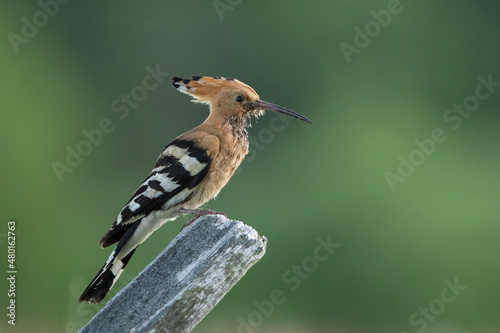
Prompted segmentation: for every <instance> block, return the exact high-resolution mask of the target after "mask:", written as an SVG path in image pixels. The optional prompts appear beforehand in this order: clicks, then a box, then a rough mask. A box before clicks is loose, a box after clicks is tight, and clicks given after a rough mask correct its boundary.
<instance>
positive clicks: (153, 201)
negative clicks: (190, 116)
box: [79, 139, 211, 304]
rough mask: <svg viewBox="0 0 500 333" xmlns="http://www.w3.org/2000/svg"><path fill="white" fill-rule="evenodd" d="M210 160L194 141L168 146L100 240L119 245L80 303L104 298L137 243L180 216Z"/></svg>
mask: <svg viewBox="0 0 500 333" xmlns="http://www.w3.org/2000/svg"><path fill="white" fill-rule="evenodd" d="M210 163H211V158H210V157H209V156H208V155H207V154H206V152H205V150H203V149H201V148H198V147H196V146H195V144H194V143H193V142H192V141H189V140H182V139H176V140H174V141H173V142H172V143H170V144H169V145H168V146H167V147H165V150H164V151H163V152H162V153H161V155H160V157H159V158H158V161H157V162H156V164H155V167H154V169H153V170H152V172H151V173H150V174H149V176H148V177H147V178H146V180H145V181H144V182H143V183H142V185H141V186H140V187H139V188H138V189H137V191H136V192H135V193H134V194H133V195H132V197H131V198H130V200H129V201H128V202H127V204H126V205H125V207H124V208H123V209H122V210H121V212H120V214H119V215H118V218H117V219H116V221H115V222H114V223H113V225H112V226H111V228H110V229H109V231H108V232H107V233H106V234H105V235H104V236H103V237H102V239H101V240H100V242H99V244H100V245H101V246H102V247H103V248H105V247H108V246H110V245H112V244H114V243H116V242H118V245H117V246H116V248H115V249H114V250H113V252H112V253H111V255H110V256H109V258H108V260H107V261H106V263H105V264H104V266H103V267H102V268H101V270H100V271H99V273H97V275H96V277H95V278H94V280H92V282H91V283H90V284H89V286H88V287H87V288H86V289H85V291H84V292H83V294H82V295H81V296H80V299H79V302H82V301H87V302H89V303H94V304H95V303H99V302H101V301H102V300H103V298H104V297H105V296H106V294H107V293H108V292H109V290H110V289H111V287H113V285H114V283H115V282H116V280H118V277H119V276H120V274H121V273H122V272H123V269H124V268H125V267H126V266H127V263H128V262H129V260H130V258H131V257H132V255H133V254H134V252H135V250H136V249H137V246H139V245H140V244H141V243H142V242H143V241H144V240H145V239H146V238H148V237H149V236H150V235H151V234H152V233H153V232H154V231H156V230H157V229H158V228H159V227H160V226H161V225H162V224H164V223H165V222H167V221H170V220H173V219H175V218H176V217H177V216H179V213H178V210H179V208H180V207H182V206H183V204H184V203H185V202H186V201H188V200H190V199H191V198H192V197H193V196H194V195H195V194H196V191H197V188H196V186H197V185H198V184H199V183H200V182H201V181H202V180H203V179H204V178H205V176H206V174H207V172H208V169H209V167H210ZM194 208H197V207H194Z"/></svg>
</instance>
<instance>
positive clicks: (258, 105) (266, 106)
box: [250, 99, 314, 124]
mask: <svg viewBox="0 0 500 333" xmlns="http://www.w3.org/2000/svg"><path fill="white" fill-rule="evenodd" d="M250 107H251V108H252V109H257V110H269V111H275V112H279V113H283V114H286V115H289V116H292V117H294V118H297V119H300V120H303V121H305V122H308V123H309V124H314V123H313V122H312V121H310V120H309V119H307V118H306V117H304V116H303V115H301V114H298V113H297V112H295V111H292V110H289V109H287V108H284V107H282V106H279V105H276V104H273V103H269V102H266V101H261V100H260V99H259V100H257V101H255V102H251V103H250Z"/></svg>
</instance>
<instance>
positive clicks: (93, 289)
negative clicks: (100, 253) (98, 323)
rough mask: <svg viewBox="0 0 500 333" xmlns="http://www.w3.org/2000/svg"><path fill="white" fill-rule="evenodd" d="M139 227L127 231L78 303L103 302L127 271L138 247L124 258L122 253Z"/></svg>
mask: <svg viewBox="0 0 500 333" xmlns="http://www.w3.org/2000/svg"><path fill="white" fill-rule="evenodd" d="M138 222H139V221H138ZM138 225H139V223H136V225H135V226H132V228H130V229H129V230H127V232H126V233H125V235H124V236H123V237H122V239H121V240H120V242H119V243H118V245H117V246H116V248H115V249H114V250H113V252H111V255H110V256H109V258H108V260H106V263H105V264H104V266H103V267H102V268H101V270H100V271H99V273H97V275H96V276H95V278H94V279H93V280H92V282H90V284H89V285H88V287H87V289H85V291H84V292H83V294H82V296H80V298H79V299H78V302H82V301H87V302H89V303H91V304H97V303H100V302H101V301H102V300H103V298H104V297H105V296H106V294H107V293H108V292H109V290H110V289H111V287H113V285H114V284H115V282H116V280H118V278H119V277H120V275H121V274H122V272H123V270H124V269H125V266H127V264H128V262H129V260H130V258H131V257H132V255H133V254H134V252H135V250H136V249H137V246H136V247H134V248H133V249H132V250H131V251H130V252H129V253H128V254H126V255H125V256H124V257H123V256H120V252H121V251H123V250H125V249H124V246H125V244H126V243H127V241H128V240H129V239H130V237H131V236H132V234H133V232H134V231H135V229H137V227H138Z"/></svg>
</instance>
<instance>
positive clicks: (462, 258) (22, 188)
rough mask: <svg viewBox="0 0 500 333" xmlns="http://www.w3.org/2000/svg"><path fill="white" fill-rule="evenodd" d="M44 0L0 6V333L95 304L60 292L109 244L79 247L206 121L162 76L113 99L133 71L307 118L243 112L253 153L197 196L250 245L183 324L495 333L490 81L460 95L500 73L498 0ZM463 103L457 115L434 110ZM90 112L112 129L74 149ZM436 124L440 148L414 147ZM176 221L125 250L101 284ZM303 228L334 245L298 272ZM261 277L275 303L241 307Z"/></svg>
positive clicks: (135, 264) (65, 324) (171, 230)
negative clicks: (247, 233) (11, 299)
mask: <svg viewBox="0 0 500 333" xmlns="http://www.w3.org/2000/svg"><path fill="white" fill-rule="evenodd" d="M61 2H62V0H61ZM54 3H55V2H54V1H49V0H41V1H40V2H38V3H37V2H34V1H33V2H21V1H4V2H2V4H1V5H0V7H1V10H0V17H1V22H2V24H1V27H2V32H1V35H2V36H3V37H2V42H1V47H0V69H1V76H2V78H1V80H0V85H1V86H0V88H1V89H0V96H1V97H0V107H1V121H0V136H1V140H0V144H1V156H2V159H1V164H0V166H1V170H0V171H1V172H0V177H1V185H2V191H1V192H0V196H1V200H0V212H1V220H2V224H1V225H2V228H1V230H0V241H1V244H0V247H1V249H2V253H4V255H2V257H3V258H4V259H2V262H3V263H2V266H1V267H2V269H3V270H4V276H6V274H7V273H6V270H7V269H6V265H5V266H4V263H5V264H6V262H7V260H6V257H7V246H6V232H7V221H9V220H14V221H16V223H17V229H16V234H17V270H18V274H17V289H16V304H17V321H16V326H15V327H12V326H11V325H8V324H7V318H6V315H5V314H4V312H5V311H6V310H3V311H2V316H1V317H0V318H2V320H1V322H0V328H1V332H65V333H66V332H76V331H78V329H79V328H80V327H81V326H83V325H84V324H85V323H86V322H87V321H88V320H90V318H91V317H92V316H93V315H94V314H95V312H96V311H97V309H99V308H100V307H101V306H90V305H87V304H78V303H77V299H78V296H79V295H80V293H81V292H82V291H83V289H84V288H85V287H86V286H87V284H88V282H90V280H91V279H92V278H93V277H94V275H95V273H96V272H97V270H98V269H99V268H100V267H101V265H102V264H103V263H104V261H105V260H106V258H107V257H108V255H109V253H110V251H111V249H106V250H101V249H100V248H99V247H98V246H97V242H98V240H99V239H100V237H101V236H102V234H104V232H105V231H106V230H107V229H108V227H109V226H110V225H111V223H112V222H113V221H114V219H115V217H116V215H117V214H118V212H119V211H120V209H121V208H122V207H123V205H124V203H125V202H126V201H127V200H128V199H129V196H130V195H131V193H132V192H133V191H134V190H135V189H136V188H137V187H138V185H139V184H140V182H142V180H143V178H144V177H145V176H146V175H147V174H148V173H149V171H150V169H151V168H152V166H153V164H154V162H155V160H156V158H157V156H158V155H159V153H160V152H161V151H162V149H163V147H164V146H165V145H166V144H167V143H169V142H170V141H171V140H172V139H173V138H175V137H176V136H177V135H179V134H180V133H183V132H184V131H186V130H189V129H191V128H192V127H194V126H196V125H198V124H199V123H201V122H202V121H203V120H204V119H205V117H206V116H207V114H208V110H207V108H206V107H204V106H201V105H195V104H193V103H190V102H188V100H189V98H188V96H185V95H182V94H179V93H178V92H176V91H175V90H174V89H173V88H172V87H171V85H170V83H169V82H168V79H163V82H160V83H159V84H158V85H157V87H156V88H155V89H152V90H150V91H147V96H140V95H136V96H139V97H140V98H139V99H141V100H140V101H136V102H137V103H136V104H130V105H131V106H130V107H126V106H125V105H126V104H125V102H124V101H120V99H121V98H122V96H124V95H130V94H131V93H132V92H135V94H140V90H141V88H137V87H140V86H142V85H143V78H144V77H145V76H146V75H147V74H148V70H147V69H146V68H147V67H148V66H149V67H150V68H152V69H156V68H159V69H160V71H161V72H164V73H170V74H174V75H177V76H181V77H189V76H190V75H212V76H215V75H220V76H229V77H236V78H238V79H240V80H242V81H243V82H245V83H247V84H249V85H251V86H252V87H254V88H255V89H256V90H257V92H258V93H259V94H260V97H261V98H262V99H264V100H268V101H270V102H274V103H277V104H281V105H283V106H286V107H289V108H291V109H293V110H295V111H297V112H300V113H302V114H303V115H305V116H307V117H309V118H310V119H312V120H313V121H314V122H315V125H309V124H306V123H303V122H300V121H298V120H293V119H291V120H290V121H289V122H282V120H281V118H276V116H275V115H272V114H269V113H268V114H267V115H266V117H263V118H260V119H259V120H258V121H257V122H255V121H254V122H253V128H251V129H250V135H251V141H252V144H251V145H252V155H251V156H248V158H247V160H246V161H245V162H244V163H243V164H242V166H241V169H240V171H239V173H238V174H237V175H236V176H234V178H233V179H232V180H231V181H230V183H229V184H228V186H227V187H226V188H225V189H224V190H223V191H222V192H221V193H220V195H219V196H218V198H217V199H216V200H215V201H211V202H210V203H209V204H207V205H206V207H207V208H211V209H215V210H219V211H223V212H226V213H227V215H228V216H229V217H231V218H234V219H239V220H242V221H244V222H245V223H247V224H249V225H251V226H253V227H254V228H255V229H256V230H258V231H259V233H260V234H262V235H265V236H266V237H267V238H268V240H269V242H268V251H267V254H266V255H265V257H264V258H263V259H262V260H261V261H260V262H259V263H258V264H257V265H256V266H254V267H253V268H252V269H251V270H250V271H249V272H248V273H247V275H246V276H245V277H244V278H243V279H242V280H241V281H240V282H239V283H238V284H237V285H236V286H235V287H234V288H233V289H232V290H231V291H230V293H229V294H227V295H226V297H225V298H224V299H223V300H222V301H221V302H220V303H219V305H218V306H217V307H216V308H215V309H214V310H213V311H212V312H211V313H210V314H209V315H208V316H207V317H206V318H205V319H204V320H203V321H202V322H201V323H200V324H199V326H198V327H197V328H196V329H195V330H194V331H193V332H252V331H253V332H292V333H295V332H297V333H299V332H301V333H302V332H349V333H350V332H408V333H410V332H411V333H413V332H420V333H421V332H428V333H431V332H439V333H441V332H460V333H461V332H464V333H465V332H471V333H473V332H481V333H483V332H499V331H500V315H499V314H500V304H499V303H500V302H499V299H500V288H499V281H500V259H499V253H500V242H499V239H500V223H499V208H498V207H499V199H500V194H499V188H500V177H499V167H500V154H499V143H500V130H499V120H500V119H499V115H498V111H499V106H500V86H499V84H498V83H492V84H490V85H489V89H490V90H488V87H482V88H478V89H479V92H480V93H481V94H482V95H485V94H488V96H487V97H484V98H482V100H478V99H477V98H476V99H475V98H474V97H471V96H474V95H475V93H476V88H477V87H478V85H480V84H481V83H480V80H479V77H483V78H484V79H485V80H486V81H488V80H490V81H493V82H500V66H499V59H500V47H499V37H500V34H499V33H500V21H499V20H498V13H499V10H500V6H499V5H498V4H497V3H495V2H492V1H474V2H472V1H469V2H460V3H457V2H454V1H451V0H447V1H439V2H437V1H411V0H401V2H400V3H399V5H398V3H397V2H394V1H385V0H383V1H301V2H285V1H246V0H240V1H237V0H232V1H230V0H220V1H145V2H139V1H130V2H117V1H114V2H103V3H100V2H86V3H82V2H77V1H71V2H68V3H66V4H62V3H57V4H58V7H57V8H56V6H55V5H54ZM44 7H45V9H43V8H44ZM389 10H390V11H393V13H392V14H391V17H390V22H389V18H388V16H387V13H390V11H389ZM372 11H373V12H372ZM40 12H42V14H40ZM44 12H50V13H49V14H50V15H49V14H43V13H44ZM396 12H397V13H396ZM374 13H375V14H374ZM384 13H385V15H384ZM44 17H45V19H44ZM375 17H379V20H380V21H381V22H382V23H377V21H376V19H375ZM34 20H35V23H37V25H39V27H38V28H37V31H34V30H33V29H32V28H31V30H30V27H29V24H31V23H33V22H34ZM26 22H28V23H26ZM30 22H31V23H30ZM24 26H26V27H24ZM23 27H24V28H23ZM366 28H368V30H369V34H370V35H371V36H369V35H366V36H367V37H363V36H361V35H359V34H360V33H359V30H361V31H365V29H366ZM23 29H24V32H23ZM358 29H359V30H358ZM23 34H25V35H24V36H27V37H29V38H26V37H23ZM364 34H366V32H365V33H364ZM357 35H359V36H358V37H356V36H357ZM16 36H17V37H16ZM23 38H25V39H23ZM342 43H345V44H342ZM356 43H357V44H356ZM347 44H349V45H350V46H346V45H347ZM341 45H343V47H344V49H346V48H348V49H349V50H351V51H352V52H350V54H348V55H347V56H346V53H345V52H344V51H343V50H342V47H341ZM356 45H358V46H359V47H357V49H353V47H356ZM162 75H163V74H162ZM160 79H161V77H160ZM125 98H126V97H125ZM116 100H118V102H116ZM475 101H478V102H479V103H478V105H477V104H474V103H475ZM464 102H465V103H469V104H468V107H469V109H471V110H473V111H470V112H469V111H467V110H465V109H464V110H465V111H462V115H461V114H460V113H453V111H447V110H449V109H450V108H453V105H454V104H457V105H459V104H463V103H464ZM113 103H118V104H115V107H113V106H112V105H113ZM132 103H133V101H132ZM117 107H122V111H119V112H115V111H117V110H116V108H117ZM123 107H125V109H127V108H128V111H129V112H128V113H127V114H126V111H125V110H124V109H123ZM125 114H126V115H125ZM120 117H121V118H120ZM451 117H453V118H451ZM103 119H109V121H110V122H111V124H112V128H113V130H112V131H111V133H106V134H103V138H102V140H100V142H99V143H98V144H95V145H92V146H90V148H89V146H85V143H81V142H83V141H85V140H86V137H85V135H84V134H83V132H82V131H84V130H87V131H92V130H94V129H96V128H99V124H100V122H101V121H102V120H103ZM273 119H274V120H273ZM459 121H460V123H459ZM435 129H441V131H442V133H443V135H444V136H445V137H446V139H445V140H444V142H439V143H435V144H434V145H435V147H434V148H433V149H431V148H432V144H430V143H429V139H430V138H431V137H432V132H433V131H434V130H435ZM441 139H442V136H441ZM415 140H420V141H423V142H426V143H427V146H425V147H427V150H428V154H426V155H424V154H423V153H419V152H418V151H422V149H421V148H419V147H418V146H417V144H416V143H415ZM441 141H442V140H441ZM78 145H80V146H78ZM68 147H69V148H68ZM78 147H80V150H82V149H83V151H86V152H87V156H83V157H82V159H81V161H78V163H77V162H76V161H75V160H73V162H74V164H76V166H74V167H71V172H70V170H69V169H68V170H66V171H67V172H64V173H63V174H62V175H60V177H58V176H57V175H56V172H55V171H54V162H57V163H61V165H62V164H65V165H67V163H66V162H65V159H66V155H67V154H68V150H67V149H78ZM85 149H87V150H85ZM422 157H423V158H422ZM410 159H411V160H412V161H413V162H414V164H417V165H416V166H412V167H409V166H408V165H406V166H400V164H401V163H403V164H405V163H404V162H401V161H402V160H406V161H409V160H410ZM408 163H410V162H408ZM398 168H400V169H401V170H400V171H398ZM388 172H389V173H392V175H391V176H390V177H391V179H392V180H393V183H392V185H390V184H389V182H388V181H387V175H388ZM399 172H401V173H402V174H403V175H404V176H401V175H399V174H398V173H399ZM396 176H397V177H402V178H395V177H396ZM184 222H185V219H178V220H177V221H175V222H173V223H170V224H167V225H165V226H164V227H163V228H162V229H160V230H159V231H158V232H156V233H155V234H154V235H153V236H152V237H151V238H150V239H149V240H148V241H147V242H146V243H145V244H143V245H142V246H141V247H140V249H139V250H138V251H137V252H136V254H135V256H134V258H133V260H131V262H130V264H129V266H128V267H127V269H126V271H125V273H124V275H123V276H122V278H121V280H120V281H122V282H119V283H117V286H116V287H115V289H114V291H116V290H117V289H120V288H121V287H123V286H124V285H125V284H126V283H127V282H129V281H130V280H131V279H132V278H133V277H134V276H135V275H136V274H137V273H139V272H140V271H141V270H142V269H143V268H144V267H145V266H146V265H147V264H148V263H149V262H150V261H151V260H152V259H153V258H154V257H155V256H156V255H157V254H158V253H159V252H160V251H161V250H162V249H163V248H164V247H165V246H166V245H167V244H168V243H169V241H170V240H171V239H172V238H173V237H175V235H176V234H178V232H179V229H180V227H181V225H182V224H183V223H184ZM318 237H319V238H321V239H323V240H327V239H328V238H329V239H330V240H331V241H332V242H334V243H337V244H340V246H339V247H338V248H336V249H335V251H334V252H333V253H332V254H330V255H329V256H328V257H327V259H326V260H324V261H321V262H318V261H316V264H314V262H313V260H311V259H310V258H311V257H313V256H314V250H315V248H316V247H317V246H318V244H319V243H318ZM308 258H309V259H308ZM303 264H305V265H306V267H305V268H307V269H308V270H309V271H310V272H309V273H307V275H306V274H305V273H302V275H300V274H299V273H294V271H293V267H294V265H297V266H299V267H301V266H302V265H303ZM4 267H5V268H4ZM284 274H285V278H284V277H283V275H284ZM286 277H288V278H291V277H293V278H295V280H294V281H295V283H294V284H292V283H290V282H289V281H288V280H287V278H286ZM0 280H1V283H0V294H1V295H2V296H1V297H2V303H1V304H2V308H4V309H5V307H6V306H7V304H8V303H7V302H8V298H7V289H8V286H7V284H6V279H5V278H4V279H0ZM287 281H288V282H287ZM297 281H298V282H299V283H300V284H299V285H298V286H297ZM445 281H448V283H451V284H459V286H460V287H459V288H461V289H458V290H456V291H455V294H453V293H450V292H452V291H450V290H448V291H447V290H446V288H448V287H447V282H445ZM292 286H296V288H292ZM275 289H279V290H281V291H282V292H283V293H284V297H285V298H286V300H285V301H284V302H282V303H281V304H276V305H275V306H274V309H273V310H272V311H268V312H266V313H262V311H260V313H259V310H258V307H257V306H256V302H257V303H259V302H263V301H265V300H269V299H270V294H271V292H272V291H273V290H275ZM443 295H445V296H443ZM451 296H455V297H454V298H453V300H452V301H449V298H450V297H451ZM443 297H445V298H443ZM446 297H448V298H446ZM108 299H109V298H108ZM444 300H448V301H449V302H444ZM259 304H260V303H259ZM426 308H427V309H428V310H426ZM422 309H423V310H422ZM421 311H427V313H428V315H427V316H425V315H424V314H422V312H421ZM264 312H265V311H264ZM270 312H272V313H270ZM411 318H413V320H412V319H411ZM242 322H245V323H246V325H248V326H246V327H243V326H244V325H243V324H241V323H242Z"/></svg>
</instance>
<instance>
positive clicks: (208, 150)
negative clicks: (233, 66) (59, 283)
mask: <svg viewBox="0 0 500 333" xmlns="http://www.w3.org/2000/svg"><path fill="white" fill-rule="evenodd" d="M171 82H172V85H173V86H174V87H175V88H176V89H177V90H179V91H180V92H183V93H185V94H188V95H190V96H191V97H192V98H193V101H194V102H197V103H203V104H208V105H209V107H210V114H209V116H208V118H207V119H206V120H205V121H204V122H203V123H202V124H201V125H200V126H198V127H196V128H194V129H192V130H190V131H188V132H186V133H184V134H182V135H180V136H178V137H177V138H176V139H174V141H172V142H171V143H170V144H169V145H168V146H166V147H165V149H164V150H163V152H162V153H161V154H160V156H159V158H158V160H157V161H156V164H155V166H154V168H153V170H152V171H151V173H150V174H149V176H148V177H147V178H146V180H145V181H144V182H143V183H142V184H141V186H140V187H139V188H138V189H137V191H135V193H134V194H133V195H132V197H131V198H130V200H129V201H128V202H127V204H126V205H125V207H124V208H123V209H122V210H121V212H120V213H119V214H118V217H117V219H116V220H115V222H114V223H113V224H112V225H111V228H110V229H109V231H108V232H106V234H105V235H104V236H103V237H102V238H101V240H100V241H99V245H101V246H102V247H103V248H105V247H108V246H110V245H112V244H114V243H117V242H118V245H117V246H116V248H115V249H114V250H113V252H111V255H110V256H109V258H108V260H107V261H106V263H105V264H104V266H103V267H102V268H101V270H100V271H99V273H97V275H96V277H95V278H94V280H92V282H91V283H90V285H89V286H88V287H87V289H85V291H84V292H83V294H82V296H80V299H79V302H82V301H87V302H89V303H99V302H101V301H102V300H103V298H104V297H105V296H106V294H107V293H108V291H109V290H110V289H111V287H112V286H113V284H114V283H115V282H116V280H117V279H118V277H119V276H120V274H121V273H122V272H123V269H124V268H125V266H127V263H128V262H129V260H130V258H131V257H132V255H133V254H134V252H135V250H136V249H137V247H138V246H139V245H140V244H141V243H142V242H144V241H145V240H146V239H147V238H148V237H149V236H150V235H151V234H152V233H153V232H154V231H156V230H157V229H158V228H159V227H161V226H162V225H163V224H164V223H166V222H168V221H172V220H174V219H176V218H177V217H179V216H180V215H183V214H193V215H194V216H195V217H194V218H193V219H192V220H194V219H196V218H198V217H199V216H202V215H206V214H222V213H219V212H215V211H211V210H208V209H200V208H199V207H200V206H201V205H203V204H204V203H205V202H207V201H208V200H210V199H211V198H214V197H215V196H217V194H218V193H219V191H220V190H221V189H222V188H223V187H224V186H225V185H226V183H227V182H228V181H229V179H230V178H231V176H232V175H233V173H234V172H235V170H236V169H237V168H238V166H239V165H240V163H241V161H242V160H243V158H244V157H245V155H246V154H247V152H248V133H247V130H246V128H247V127H248V126H249V124H250V116H254V117H259V116H261V115H263V113H264V110H270V111H276V112H280V113H283V114H286V115H289V116H292V117H295V118H298V119H301V120H303V121H306V122H308V123H312V121H310V120H309V119H307V118H306V117H304V116H302V115H300V114H298V113H296V112H294V111H291V110H288V109H286V108H284V107H281V106H279V105H275V104H272V103H269V102H265V101H262V100H260V99H259V95H257V93H256V92H255V90H253V89H252V88H251V87H250V86H248V85H246V84H244V83H243V82H240V81H238V80H236V79H231V78H223V77H208V76H192V77H191V79H181V78H179V77H175V76H173V77H172V79H171ZM188 223H189V222H188Z"/></svg>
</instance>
